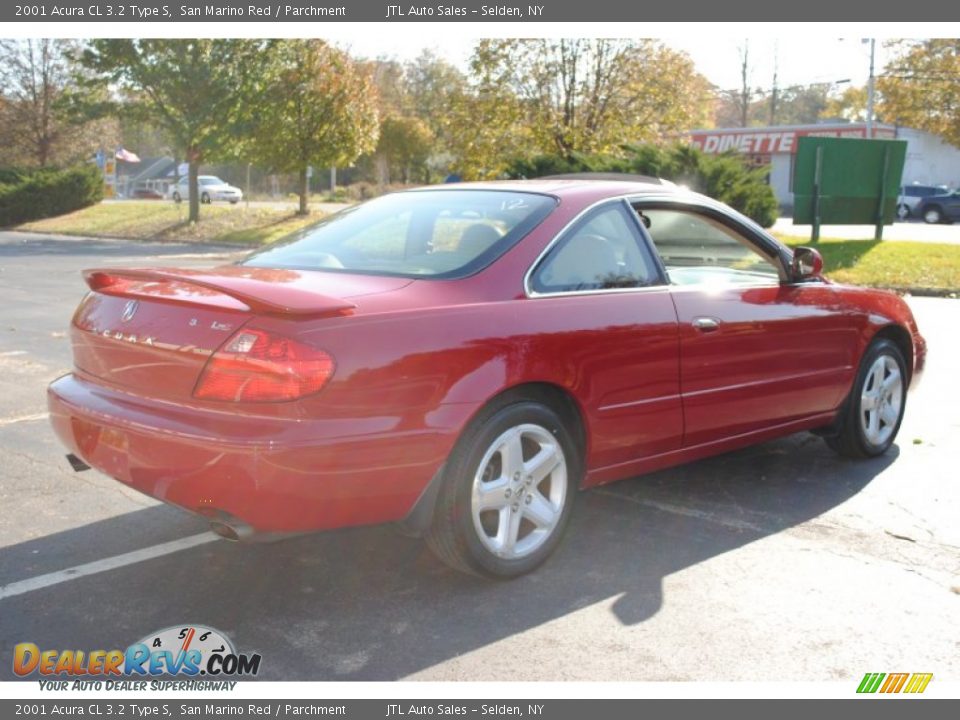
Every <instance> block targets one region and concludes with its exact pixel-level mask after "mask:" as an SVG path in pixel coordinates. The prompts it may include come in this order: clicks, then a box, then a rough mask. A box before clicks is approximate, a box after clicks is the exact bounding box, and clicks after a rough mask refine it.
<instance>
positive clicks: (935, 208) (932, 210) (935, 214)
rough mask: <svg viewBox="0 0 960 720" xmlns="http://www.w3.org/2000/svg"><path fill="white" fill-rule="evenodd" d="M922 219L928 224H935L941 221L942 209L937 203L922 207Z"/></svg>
mask: <svg viewBox="0 0 960 720" xmlns="http://www.w3.org/2000/svg"><path fill="white" fill-rule="evenodd" d="M923 221H924V222H925V223H927V224H928V225H937V224H939V223H942V222H943V210H942V209H940V206H939V205H930V206H929V207H925V208H924V209H923Z"/></svg>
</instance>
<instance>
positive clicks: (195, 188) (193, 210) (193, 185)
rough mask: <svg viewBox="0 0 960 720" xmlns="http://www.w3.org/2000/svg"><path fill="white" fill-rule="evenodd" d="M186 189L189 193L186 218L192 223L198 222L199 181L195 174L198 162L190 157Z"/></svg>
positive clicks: (197, 171)
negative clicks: (188, 210) (188, 206)
mask: <svg viewBox="0 0 960 720" xmlns="http://www.w3.org/2000/svg"><path fill="white" fill-rule="evenodd" d="M187 167H188V171H187V177H188V178H189V180H188V184H187V191H188V192H189V193H190V217H189V218H188V220H189V221H190V222H192V223H195V222H200V192H199V191H200V187H199V185H200V183H199V182H198V181H197V176H198V175H199V174H200V164H199V163H198V162H197V161H196V160H194V159H193V158H192V157H191V159H190V162H189V163H188V164H187Z"/></svg>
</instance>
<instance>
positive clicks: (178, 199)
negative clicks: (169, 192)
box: [173, 192, 183, 205]
mask: <svg viewBox="0 0 960 720" xmlns="http://www.w3.org/2000/svg"><path fill="white" fill-rule="evenodd" d="M173 201H174V202H175V203H177V204H178V205H179V204H180V203H181V202H183V198H182V197H180V193H178V192H175V193H173Z"/></svg>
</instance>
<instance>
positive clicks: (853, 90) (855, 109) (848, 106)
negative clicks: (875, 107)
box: [820, 86, 867, 122]
mask: <svg viewBox="0 0 960 720" xmlns="http://www.w3.org/2000/svg"><path fill="white" fill-rule="evenodd" d="M820 117H821V119H824V120H831V119H843V120H847V121H849V122H864V121H866V119H867V88H866V87H864V86H860V87H848V88H847V89H846V90H844V91H843V93H841V94H840V95H839V96H835V97H831V98H830V99H829V100H828V101H827V105H826V107H825V108H824V109H823V111H822V112H821V113H820Z"/></svg>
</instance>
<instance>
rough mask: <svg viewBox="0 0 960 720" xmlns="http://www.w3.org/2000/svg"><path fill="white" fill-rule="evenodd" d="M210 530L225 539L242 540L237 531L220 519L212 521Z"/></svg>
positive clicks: (231, 540)
mask: <svg viewBox="0 0 960 720" xmlns="http://www.w3.org/2000/svg"><path fill="white" fill-rule="evenodd" d="M210 532H212V533H213V534H214V535H219V536H220V537H222V538H223V539H224V540H229V541H230V542H240V536H239V535H238V534H237V531H236V530H234V529H233V528H232V527H230V526H229V525H227V524H226V523H223V522H220V521H219V520H213V521H212V522H211V523H210Z"/></svg>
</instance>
